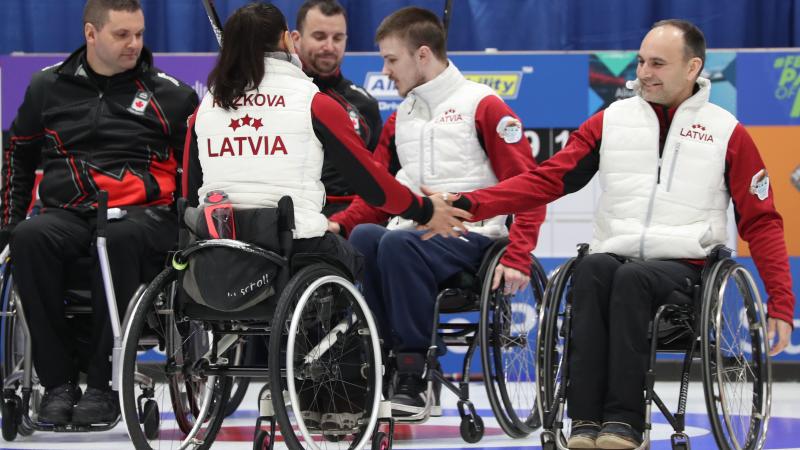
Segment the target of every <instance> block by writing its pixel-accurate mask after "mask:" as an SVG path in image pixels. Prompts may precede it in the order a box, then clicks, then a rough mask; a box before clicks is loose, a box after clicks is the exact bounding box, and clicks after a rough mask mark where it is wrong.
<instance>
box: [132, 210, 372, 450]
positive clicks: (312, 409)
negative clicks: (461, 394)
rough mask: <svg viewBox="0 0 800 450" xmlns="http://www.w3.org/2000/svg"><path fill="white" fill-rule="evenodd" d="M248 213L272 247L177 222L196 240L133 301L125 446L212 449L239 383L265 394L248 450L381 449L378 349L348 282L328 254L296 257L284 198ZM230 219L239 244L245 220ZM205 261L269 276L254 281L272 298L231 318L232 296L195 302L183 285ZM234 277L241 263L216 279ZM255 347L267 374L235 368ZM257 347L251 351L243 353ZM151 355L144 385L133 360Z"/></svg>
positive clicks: (227, 292) (225, 292)
mask: <svg viewBox="0 0 800 450" xmlns="http://www.w3.org/2000/svg"><path fill="white" fill-rule="evenodd" d="M190 210H191V208H190ZM244 211H248V210H243V211H242V214H244ZM250 211H257V212H258V214H261V213H262V212H263V214H264V215H265V216H264V217H266V219H264V217H262V219H264V220H266V223H270V224H272V226H270V227H269V229H270V230H272V231H270V232H269V233H266V234H268V235H270V236H268V237H265V235H266V234H265V233H259V234H258V238H257V239H252V240H251V239H243V240H233V239H211V238H209V237H208V236H207V233H204V232H203V231H202V230H198V229H197V228H193V225H192V223H193V222H192V221H191V220H184V223H182V227H181V228H182V229H187V228H188V230H190V231H191V235H192V239H190V240H189V241H188V242H186V241H185V239H182V241H184V242H182V244H183V245H181V249H180V250H179V251H177V252H176V253H175V254H174V255H172V264H171V265H169V266H167V267H166V268H165V269H164V270H163V271H162V272H161V273H160V274H159V275H158V276H157V277H156V278H155V279H154V280H153V281H152V282H151V283H150V285H149V286H148V287H147V289H146V290H145V292H144V294H143V295H142V296H141V298H140V299H139V300H138V301H137V304H136V306H135V307H134V310H133V313H132V315H131V319H130V320H129V321H128V323H127V327H126V329H125V333H124V338H123V345H122V347H123V350H122V358H121V364H120V367H119V371H120V377H121V389H120V403H121V409H122V416H123V419H124V421H125V424H126V427H127V431H128V434H129V436H130V438H131V441H132V442H133V444H134V446H135V447H136V448H137V449H159V448H173V447H179V448H184V449H207V448H209V447H210V446H211V445H212V444H213V442H214V440H215V439H216V437H217V435H218V433H220V430H221V427H222V423H223V420H224V419H225V416H226V404H227V403H228V402H229V400H230V396H231V384H232V379H234V378H239V379H244V378H247V379H250V380H252V381H253V382H255V381H257V380H260V381H262V382H265V386H264V388H263V389H262V390H261V392H260V394H259V415H258V417H257V419H256V428H255V431H254V436H253V448H256V449H264V450H266V449H271V448H272V447H273V445H274V443H275V441H276V428H279V430H280V434H281V437H282V439H283V441H284V443H285V444H286V445H287V446H288V447H289V448H290V449H304V448H314V449H318V448H320V447H322V448H328V447H331V448H342V447H344V448H355V449H360V448H363V447H364V446H365V445H367V443H368V442H369V441H370V440H373V441H380V440H381V438H380V436H379V435H378V436H375V435H376V430H377V424H378V420H379V413H380V407H379V406H380V400H381V399H380V395H381V390H382V377H383V363H382V359H381V352H380V343H379V340H378V333H377V330H376V327H375V324H374V321H373V319H372V315H371V314H370V312H369V309H368V307H367V305H366V303H365V301H364V300H363V298H362V297H361V294H360V293H359V291H358V290H357V289H356V288H355V286H354V285H353V281H352V275H351V274H350V273H349V271H348V270H347V269H346V268H345V267H344V266H343V265H342V264H340V263H338V262H337V261H336V260H334V259H332V258H329V257H327V256H326V255H325V254H308V253H298V252H295V251H294V249H293V245H296V244H293V240H292V229H293V228H294V219H293V208H292V204H291V198H290V197H284V198H283V199H281V201H280V202H279V205H278V207H277V208H264V209H259V210H250ZM254 214H255V213H254ZM190 215H191V214H189V213H188V212H187V214H186V217H189V216H190ZM181 216H182V217H184V215H183V214H182V215H181ZM235 217H236V220H235V223H236V227H237V234H238V233H239V230H238V227H239V224H240V219H241V218H242V216H240V211H238V210H237V211H236V212H235ZM182 220H183V219H182ZM259 220H261V219H259ZM198 223H202V221H201V222H198ZM241 223H246V221H241ZM273 231H274V233H275V234H276V235H277V236H272V232H273ZM240 237H244V234H242V235H240ZM220 250H221V251H222V252H221V253H220V252H219V251H220ZM215 252H216V253H215ZM202 255H210V259H209V258H208V257H206V259H205V260H206V261H209V260H210V261H213V262H214V263H217V264H219V263H220V261H222V259H216V256H214V255H227V256H226V257H235V258H241V259H242V260H246V261H247V263H245V266H246V267H245V268H248V267H256V268H258V270H261V269H260V268H262V267H266V268H273V269H276V271H275V272H271V274H270V276H268V277H266V278H265V279H261V280H262V281H264V280H268V281H270V282H269V283H267V282H266V281H265V282H264V283H262V284H263V285H264V286H267V284H269V286H270V289H271V290H270V292H269V294H265V295H266V297H264V298H262V299H260V300H259V301H255V302H252V303H245V304H243V305H241V306H242V307H241V308H230V309H227V310H226V308H225V307H224V304H225V303H226V302H227V301H229V300H230V299H231V298H233V297H237V296H238V294H235V292H236V291H234V290H233V289H229V287H228V286H217V287H219V288H220V289H221V290H217V289H216V287H215V288H214V289H213V292H214V293H216V296H212V295H211V294H209V293H208V292H209V291H206V292H201V294H202V296H200V295H198V293H197V292H195V290H194V289H195V288H194V287H190V286H191V282H189V281H188V280H192V279H193V278H191V277H192V276H194V275H191V274H192V273H194V272H192V270H199V269H197V268H199V267H201V266H202V262H201V261H203V259H202V258H201V257H202ZM193 267H194V269H193ZM241 268H242V267H239V263H237V265H236V266H234V265H223V266H222V267H218V269H219V270H220V271H236V270H239V269H241ZM273 275H274V276H273ZM223 278H224V277H222V276H220V275H219V274H217V276H215V275H214V273H208V274H207V276H204V277H203V278H202V280H205V281H208V282H209V283H214V282H218V283H221V284H224V283H223V281H222V280H223ZM198 279H199V278H198ZM254 284H256V285H258V284H259V282H256V283H254ZM205 286H211V287H214V285H213V284H208V285H205ZM220 292H221V295H220V294H219V293H220ZM198 299H200V300H198ZM254 337H255V338H260V339H268V340H269V348H268V359H267V364H266V365H249V364H246V363H247V358H244V359H242V358H237V357H236V349H237V348H240V347H239V344H241V343H242V342H244V340H246V339H250V338H254ZM254 342H258V339H255V340H253V341H251V342H249V345H253V343H254ZM147 346H157V347H158V348H159V349H161V350H163V352H164V353H165V359H164V360H163V361H160V362H158V363H157V364H155V365H154V367H150V368H149V371H147V373H146V374H145V370H144V368H143V367H141V365H137V361H136V355H137V354H138V353H139V352H140V351H141V350H142V349H143V348H145V347H147ZM242 362H244V363H245V364H241V363H242ZM137 370H139V371H140V372H141V373H143V374H145V375H142V376H139V375H137ZM229 420H230V421H241V420H242V419H240V418H236V417H233V418H231V419H229ZM236 423H237V424H238V423H239V422H236ZM376 438H377V439H376Z"/></svg>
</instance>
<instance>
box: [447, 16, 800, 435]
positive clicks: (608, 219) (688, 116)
mask: <svg viewBox="0 0 800 450" xmlns="http://www.w3.org/2000/svg"><path fill="white" fill-rule="evenodd" d="M705 52H706V43H705V38H704V36H703V33H702V32H701V31H700V30H699V29H698V28H697V27H696V26H695V25H693V24H692V23H690V22H687V21H684V20H664V21H661V22H658V23H656V24H655V25H654V26H653V28H652V29H651V30H650V32H648V33H647V35H646V36H645V37H644V39H643V40H642V44H641V47H640V48H639V55H638V66H637V69H636V76H637V80H635V81H633V82H629V86H630V87H631V88H633V89H634V90H635V92H636V94H637V95H635V96H634V97H631V98H628V99H625V100H620V101H617V102H614V103H613V104H611V106H609V107H608V108H607V109H606V110H605V111H601V112H599V113H597V114H595V115H594V116H592V117H591V118H589V120H588V121H586V122H585V123H583V124H582V125H581V127H580V128H579V129H578V130H577V131H576V132H575V133H573V134H572V136H571V137H570V140H569V141H568V142H567V145H566V146H565V147H564V149H562V150H561V151H560V152H558V153H557V154H556V155H555V156H553V157H552V158H550V159H549V160H547V161H545V162H544V163H543V164H542V165H541V166H539V168H538V169H536V170H533V171H530V172H528V173H526V174H524V175H521V176H518V177H514V178H512V179H510V180H506V181H504V182H502V183H500V184H498V185H497V186H495V187H492V188H488V189H483V190H480V191H475V192H471V193H465V194H464V195H463V196H462V197H461V198H459V199H458V200H456V202H455V204H456V206H459V207H462V208H464V209H468V210H470V212H472V213H473V218H472V220H475V219H480V218H483V217H491V216H494V215H496V214H509V213H513V212H515V211H524V210H526V209H528V208H531V207H540V206H542V205H544V204H546V203H549V202H551V201H553V200H556V199H558V198H559V197H562V196H564V195H567V194H569V193H572V192H575V191H577V190H579V189H581V188H582V187H583V186H585V185H586V184H587V183H588V182H589V181H590V180H591V179H592V177H593V176H594V175H595V174H599V177H600V180H601V184H602V186H603V192H602V195H601V197H600V200H599V205H598V208H597V211H596V212H595V220H594V237H593V239H592V244H591V247H590V253H591V254H589V255H587V256H586V257H584V258H583V259H582V260H581V263H580V264H579V265H578V266H577V268H576V269H575V273H574V276H573V284H572V296H573V298H574V301H573V303H572V305H573V311H572V313H573V319H572V320H573V325H572V336H571V341H570V353H569V372H570V374H571V376H570V380H569V386H568V392H567V398H568V404H569V408H568V411H569V415H570V417H572V432H571V436H570V439H569V448H571V449H572V448H602V449H634V448H637V447H639V446H640V445H641V443H642V432H643V431H644V425H645V424H644V414H645V410H644V386H645V372H646V368H647V358H648V356H649V353H650V347H649V344H648V342H647V328H648V324H649V322H650V320H651V319H652V317H653V315H654V313H655V311H656V310H657V308H658V307H659V306H660V305H662V304H664V303H667V302H670V301H674V299H675V298H680V296H674V295H672V294H673V293H674V292H676V291H679V292H683V293H684V294H686V295H689V296H690V295H691V294H692V293H691V292H690V291H691V286H692V285H694V284H696V283H697V282H698V281H699V279H700V271H701V268H702V264H703V260H704V259H705V258H706V257H707V256H708V254H709V252H710V251H711V250H712V249H713V248H714V247H715V246H716V245H719V244H725V243H726V242H727V239H728V236H727V229H728V226H727V214H726V212H727V209H728V205H729V204H730V201H731V200H732V201H733V205H734V209H735V212H736V214H735V217H736V225H737V227H738V230H739V234H740V235H741V237H742V238H743V239H744V240H745V241H747V242H748V244H749V246H750V251H751V254H752V255H753V260H754V262H755V264H756V267H757V268H758V272H759V274H760V275H761V278H762V279H763V280H764V285H765V287H766V290H767V293H768V294H769V302H768V309H769V312H768V313H769V319H768V324H769V335H770V339H773V338H774V336H775V335H777V340H776V341H775V342H774V343H773V345H772V348H771V351H770V353H771V354H773V355H775V354H777V353H780V352H781V351H782V350H783V349H784V348H785V347H786V346H787V345H788V343H789V336H790V334H791V330H792V321H793V316H794V306H795V298H794V294H793V293H792V281H791V276H790V274H789V262H788V256H787V251H786V244H785V241H784V236H783V221H782V219H781V216H780V215H779V214H778V212H777V211H776V209H775V203H774V197H773V195H772V191H771V189H770V187H769V178H768V175H767V170H766V168H765V166H764V162H763V161H762V159H761V156H760V155H759V152H758V149H757V148H756V146H755V143H754V142H753V140H752V138H751V137H750V135H749V134H748V133H747V130H745V128H744V126H742V124H740V123H739V122H738V121H737V120H736V118H735V117H734V116H733V115H732V114H730V113H729V112H728V111H725V110H724V109H722V108H720V107H718V106H716V105H714V104H712V103H709V96H710V90H711V82H710V81H709V80H707V79H705V78H703V77H701V76H700V74H701V71H702V69H703V63H704V61H705Z"/></svg>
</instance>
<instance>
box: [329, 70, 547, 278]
mask: <svg viewBox="0 0 800 450" xmlns="http://www.w3.org/2000/svg"><path fill="white" fill-rule="evenodd" d="M375 158H376V159H377V160H378V163H379V164H381V165H383V166H384V167H389V168H391V169H392V172H394V173H396V177H397V180H398V181H400V182H401V183H402V184H404V185H406V186H408V187H409V188H411V190H413V191H414V192H417V193H419V192H420V191H421V190H420V187H421V186H427V187H428V188H430V189H432V190H433V191H437V192H455V191H468V190H474V189H480V188H483V187H486V186H493V185H495V184H496V183H497V180H498V179H506V178H509V177H512V176H514V175H517V174H520V173H523V172H524V171H526V170H528V169H530V168H533V167H535V166H536V162H535V160H534V159H533V154H532V151H531V147H530V144H529V143H528V140H527V139H526V138H525V136H524V134H523V128H522V122H521V121H520V120H519V118H518V117H517V116H516V114H514V112H513V111H512V110H511V108H509V107H508V105H506V104H505V103H504V102H503V100H502V99H500V97H498V96H497V95H496V94H495V93H494V91H493V90H492V89H491V88H489V87H488V86H485V85H483V84H479V83H475V82H473V81H469V80H467V79H466V78H464V76H463V75H462V74H461V72H460V71H459V70H458V68H456V66H455V65H454V64H453V63H452V62H450V63H449V65H448V67H447V68H446V69H445V70H444V71H443V72H442V73H441V74H439V75H438V76H437V77H436V78H434V79H433V80H430V81H428V82H427V83H424V84H422V85H420V86H418V87H416V88H414V89H413V90H412V91H411V92H409V94H408V95H407V96H406V98H405V99H404V100H403V102H402V103H401V104H400V106H399V108H398V110H397V112H396V113H394V114H393V115H392V116H391V117H390V118H389V120H388V121H387V123H386V124H385V125H384V127H383V132H382V134H381V139H380V141H379V142H378V148H377V149H376V150H375ZM544 216H545V208H544V207H542V208H538V209H536V210H533V211H530V212H525V213H522V214H518V215H517V216H516V217H515V220H514V224H513V226H512V227H511V230H510V231H509V230H508V229H507V228H506V224H505V222H506V216H504V215H501V216H496V217H488V218H485V219H484V220H477V221H472V222H470V223H466V224H465V225H466V226H467V228H468V230H469V232H470V233H478V234H481V235H484V236H488V237H490V238H498V237H502V236H506V235H509V237H510V244H509V247H508V249H507V250H506V253H505V254H504V256H503V259H502V260H501V262H502V263H503V264H504V265H506V266H508V267H513V268H514V269H517V270H519V271H521V272H523V273H526V274H527V273H528V272H529V271H530V253H531V251H532V250H533V248H534V247H535V246H536V240H537V238H538V235H539V226H540V225H541V223H542V222H543V221H544ZM386 219H387V217H386V215H382V214H373V213H372V212H371V211H370V208H368V207H366V205H364V203H363V202H360V201H358V200H357V201H356V202H354V203H353V204H352V205H351V206H350V208H349V209H347V210H345V211H343V212H340V213H337V214H334V215H333V216H332V217H331V220H333V221H334V222H338V223H340V224H341V225H342V226H343V227H344V228H345V229H346V230H351V229H352V228H353V227H354V226H355V225H357V224H359V223H370V222H371V223H380V222H383V221H385V220H386ZM413 225H414V224H413V223H411V222H410V221H408V220H404V219H403V218H398V217H395V218H392V220H391V221H390V222H389V225H388V228H390V229H407V228H413Z"/></svg>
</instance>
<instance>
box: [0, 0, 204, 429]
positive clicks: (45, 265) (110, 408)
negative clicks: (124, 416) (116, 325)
mask: <svg viewBox="0 0 800 450" xmlns="http://www.w3.org/2000/svg"><path fill="white" fill-rule="evenodd" d="M143 32H144V15H143V13H142V9H141V5H140V2H139V0H88V1H87V3H86V6H85V9H84V35H85V38H86V46H84V47H82V48H80V49H78V50H77V51H75V52H74V53H73V54H72V55H70V56H69V57H68V58H67V59H66V60H65V61H64V62H62V63H61V64H59V65H57V66H53V67H49V68H46V69H44V70H42V71H41V72H38V73H36V74H35V75H34V76H33V78H32V80H31V83H30V85H29V87H28V90H27V92H26V94H25V99H24V101H23V104H22V106H20V109H19V112H18V113H17V117H16V119H15V120H14V123H13V124H12V126H11V140H10V146H9V148H8V149H6V151H4V152H3V165H2V190H1V191H0V195H1V196H0V200H1V201H2V208H1V209H0V214H1V215H2V216H1V218H2V232H0V245H1V246H3V247H4V246H5V244H6V242H8V241H9V239H10V246H11V254H12V259H13V266H12V273H13V275H14V280H15V282H16V286H17V289H18V292H19V294H20V297H21V299H22V304H23V308H24V311H25V314H26V316H27V319H28V323H29V328H30V332H31V340H32V343H33V360H34V366H35V368H36V371H37V374H38V376H39V379H40V381H41V384H42V385H43V386H44V388H45V389H46V392H45V396H44V398H43V400H42V404H41V409H40V412H39V421H40V422H47V423H53V424H59V425H60V424H67V423H69V422H70V421H72V423H76V424H90V423H103V422H110V421H113V420H114V419H115V418H116V416H117V414H118V411H119V407H118V404H117V401H116V393H115V392H113V391H111V390H110V388H109V380H110V379H111V364H110V361H109V355H110V353H111V347H112V334H111V325H110V321H109V319H108V308H107V305H106V299H105V293H104V291H103V284H102V277H101V275H100V269H99V264H98V263H97V262H96V260H97V257H96V252H95V251H94V250H93V249H92V248H91V243H92V241H93V234H94V232H95V226H96V224H95V217H96V208H97V193H98V192H99V191H101V190H105V191H107V192H108V194H109V208H118V209H119V210H118V211H116V210H113V209H112V211H114V212H117V214H116V215H117V216H121V218H119V219H118V220H113V221H111V222H110V223H109V225H108V228H107V236H108V253H109V259H110V265H111V273H112V278H113V281H114V285H115V296H116V298H117V300H118V308H119V310H120V311H121V314H122V313H124V311H125V308H126V307H127V303H128V300H129V299H130V298H131V296H132V295H133V293H134V291H135V290H136V287H137V286H138V284H139V283H140V282H142V281H146V280H143V279H142V273H143V271H144V270H145V269H146V268H147V267H148V266H151V265H152V264H153V261H156V260H158V258H159V256H160V255H163V254H164V253H165V252H166V251H167V250H169V249H170V248H171V247H172V246H173V244H174V242H175V239H176V235H177V233H176V231H177V221H176V217H175V214H174V211H173V209H172V204H173V202H174V197H175V190H176V172H177V166H178V161H179V160H180V153H179V151H180V150H179V149H182V148H183V140H184V137H185V133H186V119H187V117H188V116H189V115H190V114H191V113H192V111H194V109H195V107H196V106H197V95H196V94H195V93H194V91H193V90H192V89H191V88H189V87H188V86H187V85H185V84H182V83H180V82H179V81H177V80H176V79H174V78H172V77H171V76H169V75H166V74H164V73H161V72H160V71H158V70H157V69H155V68H154V67H153V61H152V55H151V53H150V52H149V51H148V50H147V49H145V48H144V46H143V42H142V34H143ZM37 166H41V168H42V171H43V176H42V180H41V184H40V185H39V196H40V198H41V201H42V204H43V209H42V213H41V214H39V215H37V216H34V217H32V218H30V219H29V220H24V219H25V215H26V212H27V209H28V205H29V204H30V200H31V191H32V188H33V185H34V177H35V171H36V168H37ZM112 218H113V217H112ZM87 256H91V257H92V258H93V259H94V260H95V263H94V268H93V270H92V273H90V274H87V275H89V276H90V277H91V290H92V306H93V309H94V318H93V330H92V333H93V334H92V340H91V342H92V343H93V344H94V345H95V346H94V348H89V349H80V353H86V352H88V354H89V355H90V356H89V367H88V373H87V384H88V387H87V390H86V392H85V393H84V395H83V397H82V398H81V399H80V401H79V402H78V404H77V405H76V406H74V409H73V405H74V404H75V401H76V400H77V399H78V396H79V395H80V394H79V391H78V390H77V388H76V382H77V381H78V380H77V372H78V368H77V365H76V356H77V353H78V352H79V349H78V348H77V347H78V346H77V345H76V343H75V340H74V339H73V333H72V330H70V325H69V323H68V322H67V321H66V319H65V318H64V290H65V283H66V273H67V272H68V268H70V267H71V266H73V265H74V262H75V261H76V260H77V259H78V258H80V257H87ZM162 257H163V256H162Z"/></svg>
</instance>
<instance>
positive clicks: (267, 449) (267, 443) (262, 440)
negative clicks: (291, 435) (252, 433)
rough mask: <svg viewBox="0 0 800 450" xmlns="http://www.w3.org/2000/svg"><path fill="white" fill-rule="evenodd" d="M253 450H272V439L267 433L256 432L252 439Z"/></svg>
mask: <svg viewBox="0 0 800 450" xmlns="http://www.w3.org/2000/svg"><path fill="white" fill-rule="evenodd" d="M253 450H272V439H271V438H270V436H269V433H268V432H267V431H265V430H259V431H258V433H257V434H256V437H255V439H253Z"/></svg>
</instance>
